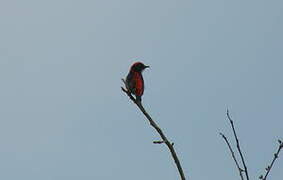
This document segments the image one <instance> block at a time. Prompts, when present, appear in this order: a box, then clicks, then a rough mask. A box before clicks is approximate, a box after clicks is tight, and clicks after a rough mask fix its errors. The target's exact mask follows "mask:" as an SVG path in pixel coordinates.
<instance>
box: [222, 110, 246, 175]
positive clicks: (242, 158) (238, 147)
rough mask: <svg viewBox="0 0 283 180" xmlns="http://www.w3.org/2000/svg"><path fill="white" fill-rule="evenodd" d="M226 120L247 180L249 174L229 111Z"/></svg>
mask: <svg viewBox="0 0 283 180" xmlns="http://www.w3.org/2000/svg"><path fill="white" fill-rule="evenodd" d="M226 115H227V118H228V120H229V122H230V124H231V127H232V130H233V134H234V137H235V141H236V144H237V149H238V152H239V154H240V157H241V160H242V164H243V166H244V172H245V175H246V180H249V179H250V178H249V173H248V168H247V166H246V163H245V158H244V156H243V153H242V150H241V147H240V143H239V139H238V136H237V134H236V130H235V127H234V122H233V120H232V118H231V117H230V114H229V110H228V109H227V113H226Z"/></svg>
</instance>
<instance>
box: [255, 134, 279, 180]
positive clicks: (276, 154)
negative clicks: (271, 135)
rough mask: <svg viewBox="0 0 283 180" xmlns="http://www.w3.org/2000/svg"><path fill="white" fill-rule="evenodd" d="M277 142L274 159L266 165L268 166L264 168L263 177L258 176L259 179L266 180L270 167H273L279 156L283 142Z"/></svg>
mask: <svg viewBox="0 0 283 180" xmlns="http://www.w3.org/2000/svg"><path fill="white" fill-rule="evenodd" d="M278 142H279V146H278V150H277V152H276V153H275V154H274V157H273V160H272V161H271V164H270V165H268V166H267V167H266V168H265V170H266V173H265V176H263V175H260V176H259V179H262V180H266V178H267V176H268V174H269V172H270V170H271V168H272V166H273V164H274V162H275V160H276V159H277V158H278V156H279V153H280V151H281V149H283V142H282V141H281V140H278Z"/></svg>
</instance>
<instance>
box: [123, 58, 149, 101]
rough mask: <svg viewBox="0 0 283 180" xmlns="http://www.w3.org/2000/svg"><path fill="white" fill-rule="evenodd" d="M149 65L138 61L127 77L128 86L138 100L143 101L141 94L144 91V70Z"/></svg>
mask: <svg viewBox="0 0 283 180" xmlns="http://www.w3.org/2000/svg"><path fill="white" fill-rule="evenodd" d="M148 67H149V66H146V65H144V64H143V63H141V62H136V63H134V64H133V65H132V66H131V69H130V72H129V74H128V76H127V78H126V88H127V89H128V91H129V92H130V93H132V94H134V95H135V96H136V100H137V101H140V102H141V96H142V95H143V91H144V82H143V77H142V72H143V70H144V69H146V68H148Z"/></svg>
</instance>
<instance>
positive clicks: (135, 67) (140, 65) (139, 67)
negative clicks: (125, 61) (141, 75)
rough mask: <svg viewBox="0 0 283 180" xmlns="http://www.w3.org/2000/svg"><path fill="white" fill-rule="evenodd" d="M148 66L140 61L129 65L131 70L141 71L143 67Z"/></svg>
mask: <svg viewBox="0 0 283 180" xmlns="http://www.w3.org/2000/svg"><path fill="white" fill-rule="evenodd" d="M146 68H149V66H146V65H144V64H143V63H141V62H135V63H134V64H133V65H132V66H131V71H134V72H142V71H143V70H144V69H146Z"/></svg>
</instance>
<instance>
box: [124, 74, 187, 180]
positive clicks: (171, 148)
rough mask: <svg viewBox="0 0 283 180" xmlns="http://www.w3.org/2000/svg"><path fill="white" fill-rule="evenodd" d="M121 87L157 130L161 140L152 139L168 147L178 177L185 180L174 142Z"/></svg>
mask: <svg viewBox="0 0 283 180" xmlns="http://www.w3.org/2000/svg"><path fill="white" fill-rule="evenodd" d="M122 81H123V82H124V83H125V80H124V79H122ZM121 88H122V91H123V92H125V93H126V94H127V95H128V96H129V98H130V99H131V100H132V101H133V102H134V103H135V104H136V105H137V106H138V108H139V109H140V110H141V112H142V113H143V114H144V116H145V117H146V118H147V120H148V121H149V123H150V125H151V126H152V127H153V128H154V129H155V130H156V131H157V132H158V134H159V135H160V137H161V139H162V141H154V143H155V144H162V143H165V144H166V146H167V147H168V149H169V151H170V153H171V155H172V158H173V159H174V162H175V164H176V166H177V169H178V172H179V174H180V177H181V180H185V179H186V178H185V175H184V172H183V169H182V166H181V163H180V161H179V159H178V156H177V154H176V151H175V149H174V146H173V145H174V143H171V142H170V141H169V140H168V139H167V137H166V136H165V134H164V133H163V131H162V130H161V128H160V127H159V126H158V125H157V124H156V123H155V122H154V120H153V119H152V118H151V116H150V115H149V114H148V113H147V112H146V110H145V109H144V107H143V105H142V103H141V102H139V101H137V100H136V99H135V98H134V97H133V96H132V94H131V93H130V92H129V91H128V90H126V89H125V88H123V87H121Z"/></svg>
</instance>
